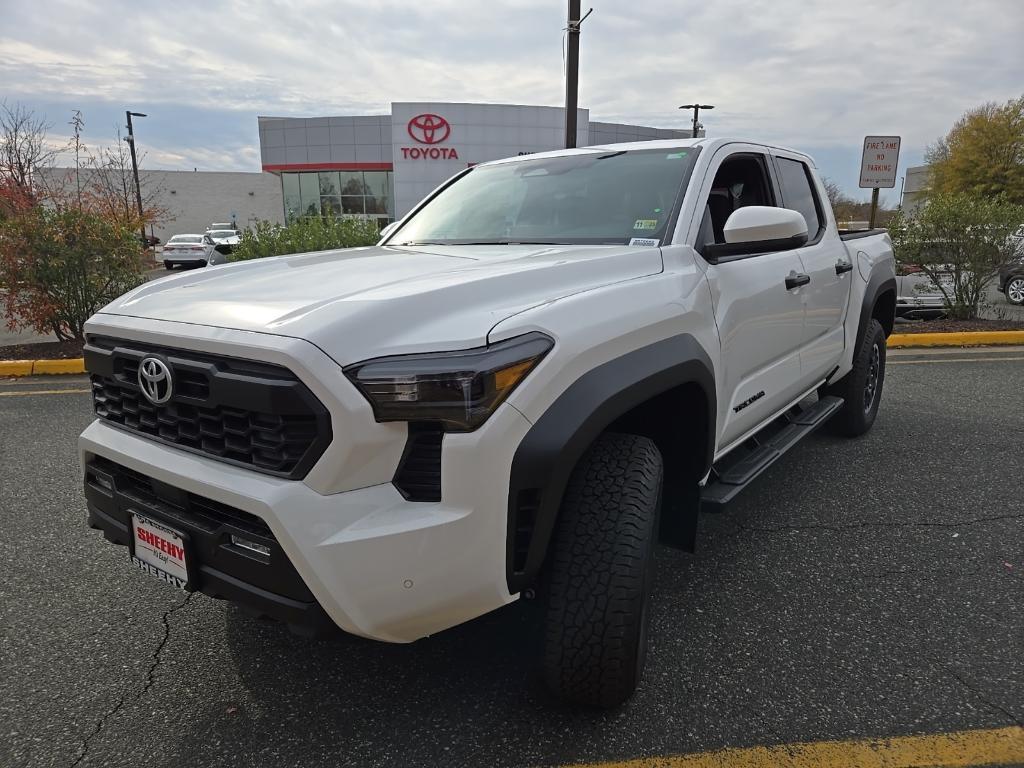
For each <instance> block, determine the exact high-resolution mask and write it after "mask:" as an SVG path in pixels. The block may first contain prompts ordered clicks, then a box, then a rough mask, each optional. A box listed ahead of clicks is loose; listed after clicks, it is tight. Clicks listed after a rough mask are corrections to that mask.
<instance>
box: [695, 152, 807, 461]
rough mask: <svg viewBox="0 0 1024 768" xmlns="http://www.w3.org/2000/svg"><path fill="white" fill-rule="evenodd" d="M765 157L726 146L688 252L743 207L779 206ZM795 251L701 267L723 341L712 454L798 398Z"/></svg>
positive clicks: (705, 186)
mask: <svg viewBox="0 0 1024 768" xmlns="http://www.w3.org/2000/svg"><path fill="white" fill-rule="evenodd" d="M770 163H771V160H770V159H769V158H768V156H767V155H766V154H765V152H764V149H763V148H761V147H757V146H755V145H740V144H734V145H727V146H726V147H723V148H722V149H720V150H719V151H718V153H717V154H716V155H715V157H714V158H713V159H712V161H711V164H710V167H709V169H708V172H707V176H706V177H705V179H704V180H703V182H702V186H701V192H700V195H701V197H700V200H701V204H700V207H699V208H698V216H701V218H700V219H698V220H699V221H700V224H699V226H698V227H697V235H696V238H695V241H694V247H695V249H696V250H697V252H698V253H703V248H704V246H705V245H706V244H708V243H714V242H724V235H723V233H722V227H723V226H724V224H725V221H726V219H728V217H729V214H731V213H732V212H733V211H734V210H736V209H738V208H742V207H744V206H746V205H770V206H774V205H777V204H778V197H779V195H778V190H777V189H776V187H775V185H774V184H773V181H772V177H771V173H770ZM802 269H803V266H802V264H801V262H800V257H799V255H798V252H797V251H794V250H790V251H780V252H770V253H760V254H756V255H753V256H743V257H733V258H730V259H724V260H722V261H720V262H719V263H717V264H710V263H708V264H707V266H706V270H707V271H706V274H707V280H708V285H709V287H710V288H711V296H712V301H713V303H714V310H715V321H716V323H717V324H718V334H719V338H720V339H721V344H722V354H721V361H722V367H721V375H720V376H719V384H718V386H719V391H718V403H719V414H718V426H719V435H720V436H721V437H720V438H719V443H718V446H717V448H718V449H719V450H721V449H723V448H725V447H726V446H728V445H730V444H731V443H733V442H735V441H736V440H737V439H738V438H740V437H742V436H743V435H744V434H745V433H747V432H749V431H750V430H751V429H753V428H754V427H755V426H757V425H759V424H760V423H761V422H763V421H765V420H766V419H767V418H768V417H770V416H771V415H772V414H774V413H776V412H778V411H779V410H780V409H782V408H784V407H785V406H786V405H787V404H789V403H790V402H791V401H792V400H793V399H794V398H795V397H798V396H799V395H800V394H801V393H800V392H799V391H798V390H799V387H800V384H801V380H800V345H801V340H802V339H803V323H804V317H803V315H804V308H803V304H802V302H801V295H800V294H801V292H802V290H803V288H795V289H792V290H790V289H787V287H786V278H787V277H788V276H790V275H795V274H797V273H799V272H801V271H802Z"/></svg>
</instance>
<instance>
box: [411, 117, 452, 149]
mask: <svg viewBox="0 0 1024 768" xmlns="http://www.w3.org/2000/svg"><path fill="white" fill-rule="evenodd" d="M406 130H407V131H409V135H410V136H412V138H413V140H414V141H418V142H419V143H420V144H440V143H441V142H442V141H444V140H445V139H447V138H448V134H449V133H451V131H452V127H451V125H449V123H448V121H447V120H445V119H444V118H443V117H441V116H440V115H434V114H430V113H429V112H428V113H425V114H422V115H416V117H414V118H413V119H412V120H410V121H409V125H407V126H406Z"/></svg>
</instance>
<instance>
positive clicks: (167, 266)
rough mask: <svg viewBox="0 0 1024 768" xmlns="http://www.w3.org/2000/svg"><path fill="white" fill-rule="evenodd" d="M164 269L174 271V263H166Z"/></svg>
mask: <svg viewBox="0 0 1024 768" xmlns="http://www.w3.org/2000/svg"><path fill="white" fill-rule="evenodd" d="M164 269H174V262H172V261H165V262H164Z"/></svg>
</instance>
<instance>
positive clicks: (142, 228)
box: [124, 110, 146, 248]
mask: <svg viewBox="0 0 1024 768" xmlns="http://www.w3.org/2000/svg"><path fill="white" fill-rule="evenodd" d="M124 114H125V116H126V117H127V118H128V136H126V137H125V141H127V142H128V148H129V149H131V152H132V175H134V176H135V202H137V203H138V204H139V233H140V234H141V235H142V247H143V248H145V247H146V222H145V214H144V213H143V212H142V187H140V186H139V160H138V158H137V157H136V155H135V134H134V133H132V118H133V117H145V116H146V115H145V113H143V112H132V111H131V110H125V113H124Z"/></svg>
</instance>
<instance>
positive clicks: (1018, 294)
mask: <svg viewBox="0 0 1024 768" xmlns="http://www.w3.org/2000/svg"><path fill="white" fill-rule="evenodd" d="M1006 300H1007V301H1008V302H1010V303H1011V304H1018V305H1020V304H1024V277H1015V278H1013V279H1012V280H1010V281H1008V282H1007V283H1006Z"/></svg>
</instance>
